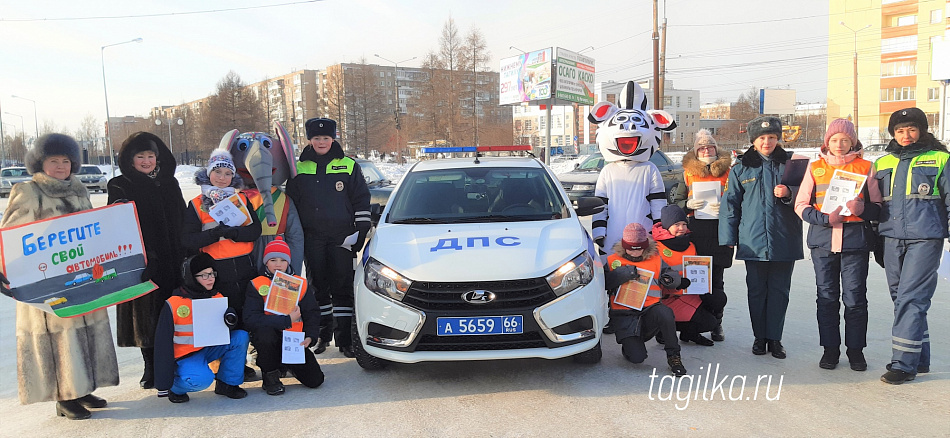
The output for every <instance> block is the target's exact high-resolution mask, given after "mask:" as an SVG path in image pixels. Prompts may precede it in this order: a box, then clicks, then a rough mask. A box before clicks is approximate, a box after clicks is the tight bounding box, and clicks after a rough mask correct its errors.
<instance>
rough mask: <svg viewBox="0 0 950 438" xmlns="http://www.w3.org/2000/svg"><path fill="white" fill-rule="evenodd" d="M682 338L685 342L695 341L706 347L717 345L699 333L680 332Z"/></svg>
mask: <svg viewBox="0 0 950 438" xmlns="http://www.w3.org/2000/svg"><path fill="white" fill-rule="evenodd" d="M680 340H681V341H683V343H686V342H689V341H693V342H695V343H696V344H698V345H702V346H704V347H712V346H713V345H716V343H715V342H713V341H711V340H710V339H709V338H707V337H705V336H703V335H701V334H699V333H686V332H680Z"/></svg>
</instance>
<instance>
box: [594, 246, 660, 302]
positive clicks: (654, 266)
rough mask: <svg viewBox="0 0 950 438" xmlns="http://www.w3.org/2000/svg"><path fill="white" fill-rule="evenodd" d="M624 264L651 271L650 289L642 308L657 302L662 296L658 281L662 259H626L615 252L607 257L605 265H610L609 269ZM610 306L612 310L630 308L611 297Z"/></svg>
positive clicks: (654, 257)
mask: <svg viewBox="0 0 950 438" xmlns="http://www.w3.org/2000/svg"><path fill="white" fill-rule="evenodd" d="M624 265H633V266H636V267H637V268H638V269H640V268H642V269H646V270H649V271H653V280H652V281H650V289H649V291H648V292H647V298H646V300H645V301H644V302H643V309H646V308H647V307H650V306H652V305H654V304H656V303H659V302H660V298H661V297H662V296H663V291H662V290H661V289H660V283H659V276H660V270H661V269H663V260H662V259H661V258H660V257H657V256H653V257H650V258H648V259H646V260H641V261H639V262H634V261H630V260H627V259H626V258H625V257H622V256H620V255H617V254H616V253H614V254H611V255H610V256H609V257H607V266H609V267H610V270H611V271H613V270H614V269H617V268H619V267H621V266H624ZM611 292H613V291H611ZM610 308H611V309H614V310H630V308H629V307H627V306H624V305H621V304H617V303H615V302H614V300H613V299H611V300H610Z"/></svg>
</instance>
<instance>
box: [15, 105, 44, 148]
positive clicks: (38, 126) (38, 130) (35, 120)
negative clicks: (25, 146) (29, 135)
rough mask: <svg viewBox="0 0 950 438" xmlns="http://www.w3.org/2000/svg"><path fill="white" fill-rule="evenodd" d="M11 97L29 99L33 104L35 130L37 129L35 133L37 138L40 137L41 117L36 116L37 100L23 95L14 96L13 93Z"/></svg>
mask: <svg viewBox="0 0 950 438" xmlns="http://www.w3.org/2000/svg"><path fill="white" fill-rule="evenodd" d="M10 97H12V98H14V99H23V100H28V101H30V102H31V103H32V104H33V130H34V131H35V132H34V134H35V135H36V137H35V138H40V125H39V119H37V118H36V101H35V100H33V99H27V98H25V97H22V96H13V95H11V96H10ZM34 141H35V140H34Z"/></svg>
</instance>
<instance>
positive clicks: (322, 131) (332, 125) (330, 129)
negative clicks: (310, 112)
mask: <svg viewBox="0 0 950 438" xmlns="http://www.w3.org/2000/svg"><path fill="white" fill-rule="evenodd" d="M306 126H307V140H309V139H311V138H313V137H315V136H318V135H326V136H329V137H330V138H336V121H335V120H333V119H325V118H322V117H317V118H313V119H310V120H307V123H306Z"/></svg>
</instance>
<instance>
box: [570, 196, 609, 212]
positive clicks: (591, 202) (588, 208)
mask: <svg viewBox="0 0 950 438" xmlns="http://www.w3.org/2000/svg"><path fill="white" fill-rule="evenodd" d="M606 206H607V198H602V197H600V196H583V197H580V198H578V199H577V207H576V208H574V211H575V212H577V215H578V216H591V215H595V214H597V213H600V212H602V211H604V207H606Z"/></svg>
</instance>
